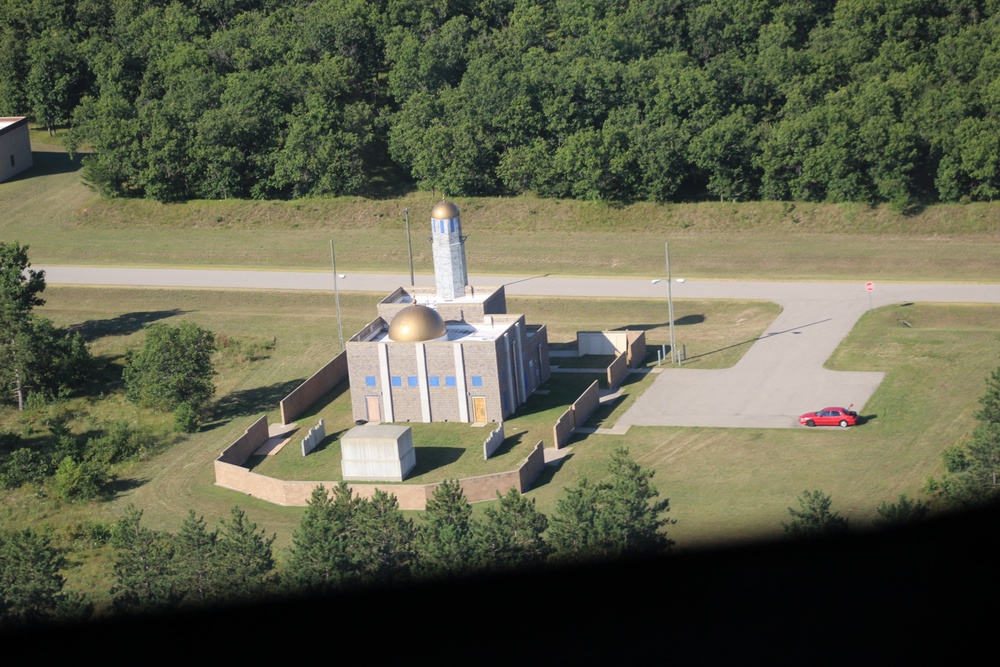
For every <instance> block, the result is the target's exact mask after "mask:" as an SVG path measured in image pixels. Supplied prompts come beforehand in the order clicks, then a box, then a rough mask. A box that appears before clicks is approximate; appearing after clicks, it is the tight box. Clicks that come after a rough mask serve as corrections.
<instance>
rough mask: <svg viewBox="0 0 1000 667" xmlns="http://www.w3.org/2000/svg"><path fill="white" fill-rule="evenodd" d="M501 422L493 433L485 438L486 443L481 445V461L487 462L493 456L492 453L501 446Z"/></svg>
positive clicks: (502, 437) (502, 436)
mask: <svg viewBox="0 0 1000 667" xmlns="http://www.w3.org/2000/svg"><path fill="white" fill-rule="evenodd" d="M503 439H504V435H503V422H500V425H499V426H497V427H496V428H495V429H493V432H492V433H490V434H489V436H487V438H486V441H485V442H484V443H483V460H484V461H485V460H487V459H488V458H490V457H491V456H493V452H495V451H496V450H497V447H499V446H500V445H501V444H503Z"/></svg>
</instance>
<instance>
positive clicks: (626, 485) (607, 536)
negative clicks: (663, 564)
mask: <svg viewBox="0 0 1000 667" xmlns="http://www.w3.org/2000/svg"><path fill="white" fill-rule="evenodd" d="M608 470H609V472H610V476H609V477H608V479H606V480H604V481H602V482H600V483H598V484H592V483H590V481H589V480H587V478H583V479H581V480H580V482H579V483H578V484H577V485H575V486H573V487H570V488H568V489H566V492H565V495H564V496H563V497H562V498H560V499H559V502H558V504H557V505H556V513H555V514H554V515H553V517H552V528H551V530H550V531H549V538H550V540H551V542H552V546H553V548H554V549H555V554H554V555H555V556H556V557H557V558H559V559H564V560H580V559H593V558H621V557H625V556H637V555H656V554H664V553H667V552H669V551H670V549H671V548H672V547H673V545H674V541H673V540H671V539H670V538H669V537H667V535H666V531H665V530H664V529H665V527H666V526H667V525H670V524H672V523H674V520H672V519H668V518H666V517H665V516H664V514H665V513H666V512H669V511H670V501H669V500H668V499H666V498H659V495H660V494H659V491H658V490H657V489H656V487H655V486H654V485H653V483H652V481H651V480H652V478H653V475H654V471H653V470H651V469H648V468H643V467H642V466H640V465H639V464H638V463H637V462H636V461H635V460H634V459H633V458H632V457H631V456H630V455H629V452H628V449H626V448H624V447H618V448H616V449H615V450H614V452H613V453H612V455H611V462H610V464H609V467H608Z"/></svg>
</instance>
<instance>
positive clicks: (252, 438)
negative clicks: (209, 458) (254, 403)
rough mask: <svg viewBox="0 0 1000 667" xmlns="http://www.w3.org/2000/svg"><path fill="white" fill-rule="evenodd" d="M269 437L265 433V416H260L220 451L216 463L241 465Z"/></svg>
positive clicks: (266, 432)
mask: <svg viewBox="0 0 1000 667" xmlns="http://www.w3.org/2000/svg"><path fill="white" fill-rule="evenodd" d="M269 437H270V436H269V435H268V431H267V415H264V416H262V417H261V418H260V419H258V420H257V421H255V422H254V423H253V424H252V425H251V426H250V428H248V429H247V430H246V431H245V432H244V433H243V435H241V436H240V437H239V438H237V439H236V441H235V442H233V444H231V445H229V446H228V447H226V448H225V449H223V450H222V454H220V455H219V458H218V459H217V461H221V462H223V463H231V464H235V465H241V464H243V463H245V462H246V460H247V459H248V458H250V455H251V454H253V453H254V452H256V451H257V450H258V449H260V446H261V445H263V444H264V443H265V442H267V439H268V438H269Z"/></svg>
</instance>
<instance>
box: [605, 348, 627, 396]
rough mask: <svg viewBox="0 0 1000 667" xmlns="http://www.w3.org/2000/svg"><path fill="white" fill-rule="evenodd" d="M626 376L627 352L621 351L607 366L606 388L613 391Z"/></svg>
mask: <svg viewBox="0 0 1000 667" xmlns="http://www.w3.org/2000/svg"><path fill="white" fill-rule="evenodd" d="M627 376H628V362H627V354H626V353H625V352H622V353H621V354H619V355H618V356H617V357H615V360H614V361H612V362H611V365H610V366H608V389H610V390H611V391H614V390H615V389H617V388H618V387H619V386H620V385H621V383H622V381H623V380H624V379H625V378H626V377H627Z"/></svg>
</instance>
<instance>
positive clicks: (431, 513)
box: [416, 479, 476, 579]
mask: <svg viewBox="0 0 1000 667" xmlns="http://www.w3.org/2000/svg"><path fill="white" fill-rule="evenodd" d="M471 523H472V506H471V505H469V501H468V499H466V497H465V492H463V491H462V485H461V484H460V483H459V481H458V480H457V479H446V480H445V481H443V482H441V483H440V484H438V486H437V488H435V489H434V493H433V495H432V496H431V498H430V499H429V500H428V501H427V508H426V510H425V511H424V522H423V524H421V525H420V528H419V533H418V536H417V544H418V549H419V560H418V561H417V568H416V570H417V575H418V576H421V577H427V578H433V579H437V578H444V577H452V576H462V575H467V574H469V573H470V572H472V571H473V569H474V568H475V562H476V555H475V552H474V545H473V542H472V526H471Z"/></svg>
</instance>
